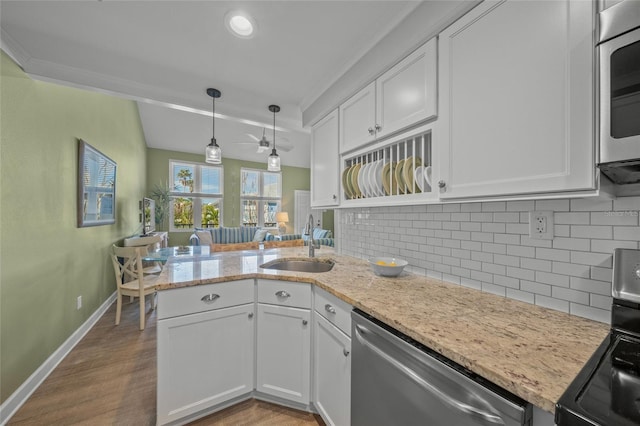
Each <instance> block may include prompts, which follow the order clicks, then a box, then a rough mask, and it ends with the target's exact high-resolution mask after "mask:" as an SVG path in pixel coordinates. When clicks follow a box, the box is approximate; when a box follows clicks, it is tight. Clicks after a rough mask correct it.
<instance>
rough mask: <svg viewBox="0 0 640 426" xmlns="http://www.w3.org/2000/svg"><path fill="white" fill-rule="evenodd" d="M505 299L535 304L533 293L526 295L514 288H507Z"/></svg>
mask: <svg viewBox="0 0 640 426" xmlns="http://www.w3.org/2000/svg"><path fill="white" fill-rule="evenodd" d="M507 297H508V298H510V299H515V300H519V301H521V302H525V303H530V304H532V305H533V304H534V302H535V297H534V295H533V293H527V292H526V291H522V290H516V289H514V288H507Z"/></svg>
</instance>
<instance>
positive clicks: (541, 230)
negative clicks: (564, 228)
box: [529, 211, 553, 240]
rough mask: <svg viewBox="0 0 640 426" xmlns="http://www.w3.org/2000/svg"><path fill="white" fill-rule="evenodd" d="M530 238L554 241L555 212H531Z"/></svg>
mask: <svg viewBox="0 0 640 426" xmlns="http://www.w3.org/2000/svg"><path fill="white" fill-rule="evenodd" d="M529 237H531V238H535V239H538V240H552V239H553V212H552V211H533V212H529Z"/></svg>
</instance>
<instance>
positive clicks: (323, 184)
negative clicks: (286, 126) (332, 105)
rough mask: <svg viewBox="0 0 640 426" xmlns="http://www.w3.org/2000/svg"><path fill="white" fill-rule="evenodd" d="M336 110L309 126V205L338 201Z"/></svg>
mask: <svg viewBox="0 0 640 426" xmlns="http://www.w3.org/2000/svg"><path fill="white" fill-rule="evenodd" d="M338 169H339V159H338V110H337V109H336V110H334V111H333V112H331V113H330V114H329V115H327V116H326V117H325V118H323V119H322V120H320V121H319V122H318V123H316V124H315V125H314V126H313V127H312V128H311V207H331V206H336V205H338V203H339V198H338V194H339V191H340V187H339V182H338V174H339V172H338Z"/></svg>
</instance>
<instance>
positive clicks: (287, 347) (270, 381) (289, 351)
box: [256, 303, 311, 404]
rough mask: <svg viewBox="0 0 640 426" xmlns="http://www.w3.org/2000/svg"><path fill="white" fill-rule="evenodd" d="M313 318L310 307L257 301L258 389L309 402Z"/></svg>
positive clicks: (281, 396)
mask: <svg viewBox="0 0 640 426" xmlns="http://www.w3.org/2000/svg"><path fill="white" fill-rule="evenodd" d="M310 320H311V315H310V311H309V310H308V309H299V308H289V307H284V306H273V305H265V304H262V303H259V304H258V321H259V324H260V325H259V327H258V348H257V349H258V350H257V357H258V363H257V364H258V367H257V368H258V372H257V380H258V383H257V387H256V389H257V390H258V391H259V392H264V393H266V394H269V395H273V396H277V397H280V398H284V399H287V400H290V401H294V402H299V403H301V404H308V403H309V393H310V378H311V371H310V366H311V323H310Z"/></svg>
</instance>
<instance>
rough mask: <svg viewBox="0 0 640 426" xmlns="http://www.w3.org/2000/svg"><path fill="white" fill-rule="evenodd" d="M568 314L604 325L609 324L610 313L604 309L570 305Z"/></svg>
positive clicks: (575, 304)
mask: <svg viewBox="0 0 640 426" xmlns="http://www.w3.org/2000/svg"><path fill="white" fill-rule="evenodd" d="M569 312H570V313H571V314H572V315H577V316H579V317H583V318H588V319H590V320H594V321H600V322H604V323H610V322H611V312H610V311H607V310H605V309H598V308H594V307H591V306H585V305H580V304H577V303H571V306H570V311H569Z"/></svg>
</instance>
